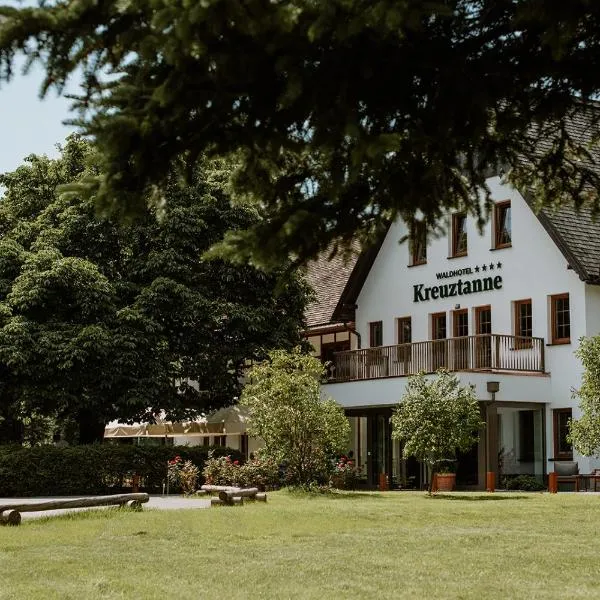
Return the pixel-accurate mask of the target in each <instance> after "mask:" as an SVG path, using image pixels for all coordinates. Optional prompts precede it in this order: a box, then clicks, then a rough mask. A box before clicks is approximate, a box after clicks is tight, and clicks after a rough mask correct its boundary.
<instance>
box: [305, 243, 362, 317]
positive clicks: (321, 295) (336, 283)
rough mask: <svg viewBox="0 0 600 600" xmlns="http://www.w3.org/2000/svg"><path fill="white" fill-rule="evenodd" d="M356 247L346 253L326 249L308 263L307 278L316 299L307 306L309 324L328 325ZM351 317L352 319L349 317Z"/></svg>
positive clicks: (353, 263) (355, 260) (356, 253)
mask: <svg viewBox="0 0 600 600" xmlns="http://www.w3.org/2000/svg"><path fill="white" fill-rule="evenodd" d="M358 257H359V251H358V248H356V249H355V251H354V252H352V253H351V254H350V255H348V256H344V255H342V254H336V255H335V256H333V257H331V256H330V252H325V253H323V254H322V255H321V256H319V258H317V259H316V260H314V261H311V262H310V263H308V265H307V269H306V278H307V280H308V283H309V284H310V286H311V287H312V288H313V290H314V292H315V300H314V302H311V303H310V304H309V305H308V308H307V309H306V314H305V316H306V324H307V326H308V327H317V326H319V325H328V324H330V323H335V322H337V321H338V320H336V319H334V316H333V314H334V311H335V309H336V306H337V305H338V303H339V301H340V297H341V295H342V293H343V291H344V288H345V287H346V285H347V283H348V280H349V279H350V276H351V274H352V271H353V270H354V267H355V266H356V263H357V261H358ZM350 320H353V319H350Z"/></svg>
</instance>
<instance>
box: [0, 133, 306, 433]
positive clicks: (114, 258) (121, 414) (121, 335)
mask: <svg viewBox="0 0 600 600" xmlns="http://www.w3.org/2000/svg"><path fill="white" fill-rule="evenodd" d="M96 158H97V156H96V154H95V152H94V150H93V148H91V147H90V145H89V144H88V143H86V142H85V141H83V140H81V139H80V138H77V137H73V138H71V139H70V140H68V142H67V143H66V145H65V146H64V148H63V149H62V153H61V156H60V158H59V159H57V160H50V159H48V158H46V157H39V156H30V157H29V158H28V159H27V160H26V162H25V164H24V165H22V166H21V167H19V168H18V169H17V170H16V171H14V172H13V173H8V174H6V175H4V176H1V177H0V184H1V185H3V186H4V188H5V190H6V191H5V195H4V198H3V199H2V202H0V236H1V239H0V381H1V382H2V407H1V409H0V412H1V413H3V414H7V415H10V414H15V413H17V412H18V413H19V414H34V413H35V414H40V415H47V416H55V417H57V418H58V419H59V420H60V422H65V420H68V419H71V420H73V421H74V422H76V423H77V424H78V426H79V429H80V440H81V441H90V440H93V439H97V438H98V437H99V436H101V434H102V433H103V428H104V424H105V423H106V422H107V421H110V420H112V419H122V420H142V419H152V418H153V417H155V416H157V415H159V414H160V413H161V411H164V413H165V415H166V417H167V418H171V419H179V418H189V417H190V416H193V415H195V414H198V413H202V412H207V411H210V410H212V409H216V408H220V407H222V406H224V405H227V404H230V403H232V402H233V401H234V399H235V398H236V397H237V396H238V395H239V393H240V389H241V380H242V376H243V372H244V368H245V363H246V361H247V360H261V359H263V358H264V357H265V356H266V354H267V351H268V350H269V349H271V348H281V347H284V348H285V347H293V346H294V345H296V344H298V343H299V335H300V333H299V332H300V329H301V327H302V323H303V312H304V307H305V303H306V300H307V288H306V286H305V284H304V282H303V281H302V279H301V278H299V277H298V276H296V275H293V274H290V275H289V276H287V277H284V276H283V275H282V274H281V273H271V274H266V273H264V272H262V271H259V270H257V269H255V268H253V267H250V266H248V265H237V266H236V265H232V264H230V263H226V262H224V261H222V260H217V259H215V260H201V257H202V254H203V253H204V252H205V251H206V249H208V248H209V247H210V246H211V245H212V244H214V243H215V242H216V241H218V240H219V239H220V237H221V236H222V235H223V234H224V232H225V231H227V230H230V229H238V228H242V227H247V226H248V225H251V224H252V223H254V222H255V221H256V219H257V218H258V216H257V214H256V211H254V210H253V209H252V208H249V207H244V206H240V205H238V206H232V205H231V203H230V199H229V196H228V194H227V193H226V181H227V180H228V178H229V172H230V170H231V168H230V166H229V165H228V164H226V163H224V162H222V161H221V162H217V163H215V162H204V163H200V164H199V165H198V167H197V168H196V169H195V170H194V171H193V174H192V178H191V181H190V183H189V185H182V184H181V182H180V180H179V179H178V178H177V177H175V176H173V177H171V178H170V179H169V182H168V183H167V186H166V188H165V189H166V191H165V194H166V196H167V197H168V202H167V204H166V206H165V207H164V209H163V211H162V218H161V219H157V215H156V211H155V210H146V211H145V213H144V214H142V215H141V216H140V217H139V218H138V219H137V220H136V221H134V222H132V223H130V224H129V225H122V224H120V223H118V222H115V221H114V220H112V219H110V218H106V217H98V216H97V214H96V211H95V206H94V202H93V199H89V198H88V199H81V198H80V197H79V196H77V195H75V194H72V193H71V194H57V192H56V189H57V186H60V185H64V184H72V183H73V181H79V180H81V179H82V178H85V177H86V176H88V175H89V174H90V173H94V172H98V171H97V166H96V164H95V163H96ZM86 432H87V433H86Z"/></svg>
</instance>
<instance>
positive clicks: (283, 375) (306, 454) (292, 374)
mask: <svg viewBox="0 0 600 600" xmlns="http://www.w3.org/2000/svg"><path fill="white" fill-rule="evenodd" d="M324 375H325V368H324V366H323V365H322V364H321V362H320V361H319V360H318V359H316V358H314V357H312V356H308V355H306V354H303V353H302V352H300V350H299V349H295V350H294V351H292V352H287V351H284V350H276V351H273V352H270V353H269V360H266V361H263V362H262V363H260V364H257V365H255V366H254V367H253V368H252V370H251V371H250V373H249V374H248V381H249V383H247V384H246V386H245V387H244V390H243V392H242V396H241V399H240V404H242V405H243V406H247V407H248V408H249V409H250V415H251V418H250V425H249V430H248V431H249V433H250V434H251V435H255V436H257V437H260V438H262V440H263V441H264V444H265V446H264V452H265V454H266V456H267V457H270V458H273V459H274V460H276V461H277V462H278V463H284V464H285V465H286V477H287V481H288V482H289V483H290V484H293V485H307V484H310V483H313V482H316V481H317V482H322V481H325V480H326V479H327V477H328V475H329V473H330V471H331V468H332V458H333V457H334V456H335V455H336V454H338V453H340V452H342V451H343V450H344V449H345V447H346V446H347V443H348V436H349V434H350V425H349V423H348V419H347V418H346V417H345V416H344V410H343V409H342V408H341V407H340V406H339V405H338V404H337V403H336V402H335V401H334V400H333V399H331V398H327V399H324V398H323V397H322V394H321V381H322V380H323V377H324Z"/></svg>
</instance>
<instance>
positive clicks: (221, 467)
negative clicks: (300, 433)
mask: <svg viewBox="0 0 600 600" xmlns="http://www.w3.org/2000/svg"><path fill="white" fill-rule="evenodd" d="M202 474H203V476H204V479H205V481H206V483H211V484H213V485H231V486H239V487H257V488H259V489H260V490H265V489H267V488H273V487H276V486H277V485H278V484H279V469H278V467H277V464H276V463H275V461H274V460H272V459H270V458H268V457H264V458H263V457H260V456H259V457H256V458H253V459H252V460H250V461H248V462H247V463H245V464H241V462H240V461H238V460H235V459H232V457H230V456H221V457H218V458H217V457H213V456H209V458H208V459H207V460H206V462H205V463H204V470H203V472H202Z"/></svg>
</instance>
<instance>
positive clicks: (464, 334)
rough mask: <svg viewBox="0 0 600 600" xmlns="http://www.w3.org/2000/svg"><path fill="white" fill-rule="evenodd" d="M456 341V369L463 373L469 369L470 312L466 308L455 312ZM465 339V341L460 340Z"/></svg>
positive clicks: (454, 342)
mask: <svg viewBox="0 0 600 600" xmlns="http://www.w3.org/2000/svg"><path fill="white" fill-rule="evenodd" d="M452 314H453V319H452V321H453V326H454V332H453V333H454V338H455V339H454V340H453V347H452V351H453V354H454V369H455V370H457V371H462V370H465V369H468V368H469V338H468V335H469V312H468V310H467V309H466V308H463V309H462V310H455V311H454V312H453V313H452ZM460 338H464V339H460Z"/></svg>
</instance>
